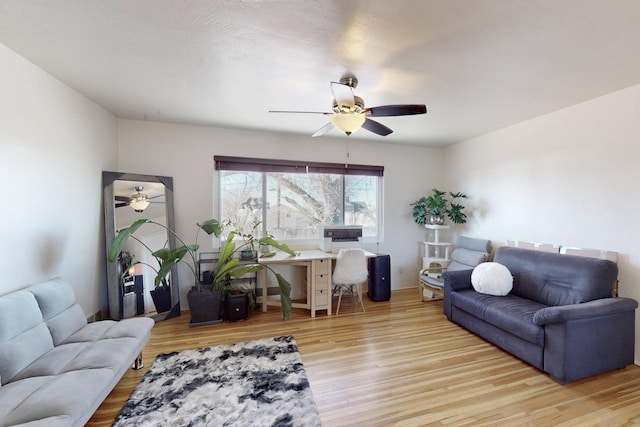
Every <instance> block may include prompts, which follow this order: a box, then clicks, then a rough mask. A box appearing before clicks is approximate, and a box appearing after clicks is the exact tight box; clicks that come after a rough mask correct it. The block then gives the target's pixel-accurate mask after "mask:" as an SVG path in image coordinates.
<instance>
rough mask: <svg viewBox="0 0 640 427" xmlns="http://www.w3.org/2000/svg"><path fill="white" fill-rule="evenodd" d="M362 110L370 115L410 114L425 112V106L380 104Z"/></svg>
mask: <svg viewBox="0 0 640 427" xmlns="http://www.w3.org/2000/svg"><path fill="white" fill-rule="evenodd" d="M364 112H365V113H366V114H367V115H369V116H372V117H383V116H387V117H389V116H411V115H414V114H425V113H426V112H427V107H426V105H424V104H398V105H381V106H379V107H371V108H366V109H365V110H364Z"/></svg>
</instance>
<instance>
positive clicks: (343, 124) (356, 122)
mask: <svg viewBox="0 0 640 427" xmlns="http://www.w3.org/2000/svg"><path fill="white" fill-rule="evenodd" d="M365 120H366V117H365V116H364V114H363V113H337V114H332V115H331V123H333V126H335V127H336V129H338V130H340V131H342V132H344V133H346V134H347V135H351V134H352V133H353V132H355V131H357V130H358V129H360V128H361V127H362V125H363V124H364V121H365Z"/></svg>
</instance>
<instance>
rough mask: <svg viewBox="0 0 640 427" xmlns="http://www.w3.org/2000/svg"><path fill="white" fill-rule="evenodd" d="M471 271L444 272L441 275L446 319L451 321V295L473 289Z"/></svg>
mask: <svg viewBox="0 0 640 427" xmlns="http://www.w3.org/2000/svg"><path fill="white" fill-rule="evenodd" d="M472 272H473V269H471V270H458V271H445V272H444V273H442V278H443V279H444V302H443V307H442V309H443V311H444V314H445V316H447V319H449V320H451V294H452V293H453V292H456V291H463V290H465V289H473V286H471V273H472Z"/></svg>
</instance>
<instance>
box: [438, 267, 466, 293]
mask: <svg viewBox="0 0 640 427" xmlns="http://www.w3.org/2000/svg"><path fill="white" fill-rule="evenodd" d="M472 272H473V270H472V269H471V270H458V271H445V272H444V273H443V274H442V277H443V278H444V287H445V289H446V288H447V287H448V288H449V290H450V291H464V290H465V289H472V288H473V286H471V273H472ZM445 292H446V291H445Z"/></svg>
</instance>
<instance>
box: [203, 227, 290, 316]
mask: <svg viewBox="0 0 640 427" xmlns="http://www.w3.org/2000/svg"><path fill="white" fill-rule="evenodd" d="M259 225H260V222H256V223H254V224H253V225H252V231H250V232H243V231H238V230H230V231H228V234H227V238H226V239H225V240H224V242H223V243H222V246H221V249H220V255H219V260H218V263H217V264H216V266H215V267H214V268H213V270H212V271H211V274H212V276H213V281H214V283H220V284H221V286H222V288H223V290H224V292H225V294H226V295H229V294H230V293H231V292H232V291H234V290H237V291H240V292H247V297H248V298H249V300H250V302H251V297H250V295H249V293H250V292H249V290H247V289H244V288H237V289H234V288H233V287H232V286H231V280H232V279H237V278H240V277H242V276H244V275H245V274H247V273H254V272H257V271H260V270H262V269H263V268H266V269H267V270H269V271H271V272H272V273H273V274H274V276H275V277H276V280H277V282H278V287H279V289H280V304H281V309H282V315H283V318H284V319H285V320H286V319H288V318H289V315H290V314H291V284H290V283H289V282H288V281H287V280H286V279H285V278H284V277H283V276H282V275H281V274H280V273H277V272H276V271H274V270H273V269H272V268H271V267H269V266H267V265H264V264H260V263H258V262H247V261H249V260H251V259H256V257H257V255H258V254H257V251H256V244H258V245H264V246H269V247H275V248H277V249H280V250H282V251H284V252H286V253H288V254H289V255H291V256H295V252H294V251H293V250H292V249H291V248H289V246H288V245H286V244H284V243H280V242H278V241H277V240H275V239H274V238H273V236H272V235H270V234H267V235H266V236H263V237H260V238H257V237H256V236H255V235H254V234H253V233H255V230H256V229H257V227H258V226H259ZM225 227H227V228H231V227H232V226H231V224H230V223H227V224H225ZM217 235H218V236H219V235H220V232H219V233H218V234H217ZM236 237H240V239H239V243H236V240H235V238H236ZM247 252H251V254H252V256H251V257H248V256H247V255H243V254H246V253H247ZM263 256H266V254H265V255H263ZM263 298H266V295H264V296H263ZM250 305H255V304H250Z"/></svg>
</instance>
